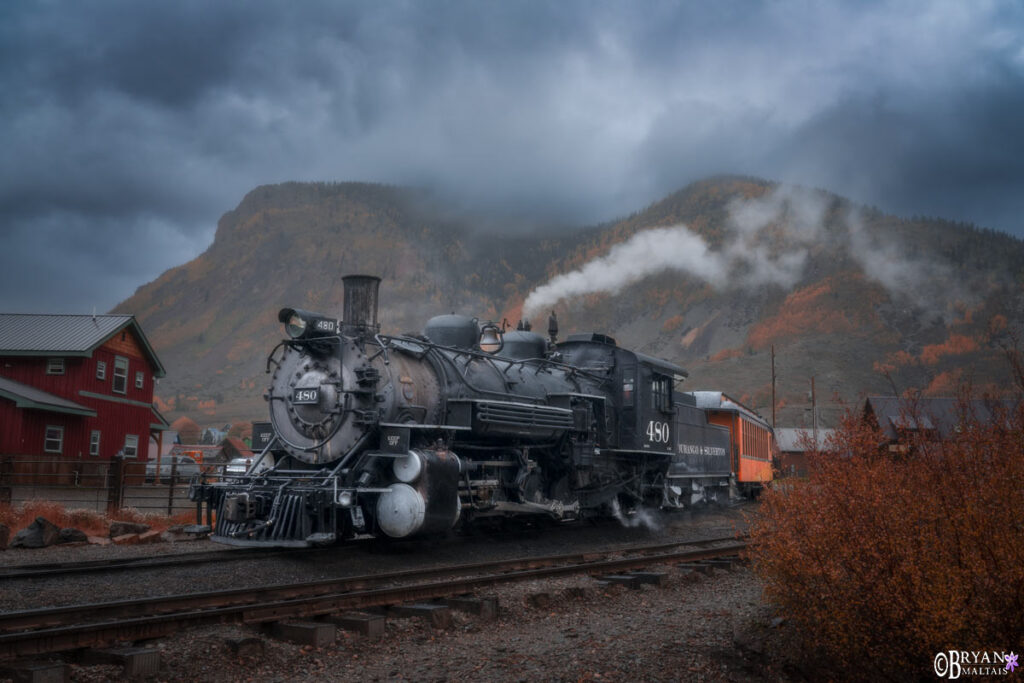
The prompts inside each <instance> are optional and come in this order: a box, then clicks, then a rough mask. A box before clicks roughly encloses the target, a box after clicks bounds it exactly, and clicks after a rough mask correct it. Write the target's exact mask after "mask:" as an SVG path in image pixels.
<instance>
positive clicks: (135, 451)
mask: <svg viewBox="0 0 1024 683" xmlns="http://www.w3.org/2000/svg"><path fill="white" fill-rule="evenodd" d="M121 452H122V454H124V457H126V458H137V457H139V437H138V435H136V434H125V437H124V450H122V451H121Z"/></svg>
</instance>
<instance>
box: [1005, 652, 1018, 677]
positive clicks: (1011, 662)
mask: <svg viewBox="0 0 1024 683" xmlns="http://www.w3.org/2000/svg"><path fill="white" fill-rule="evenodd" d="M1016 668H1017V655H1016V654H1015V653H1013V652H1011V653H1010V654H1008V655H1006V670H1007V671H1009V672H1010V673H1013V670H1014V669H1016Z"/></svg>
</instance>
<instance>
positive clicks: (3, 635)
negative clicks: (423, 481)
mask: <svg viewBox="0 0 1024 683" xmlns="http://www.w3.org/2000/svg"><path fill="white" fill-rule="evenodd" d="M660 545H663V544H660ZM677 545H682V544H677ZM745 548H746V543H742V542H741V543H730V544H728V545H725V546H721V547H718V548H709V549H704V550H688V551H676V552H668V553H655V554H637V555H635V556H633V557H626V558H616V559H604V560H596V561H595V560H594V559H593V558H594V556H595V555H597V553H583V554H574V555H562V556H550V557H542V558H528V559H526V560H512V561H501V562H485V563H477V564H472V565H459V566H457V567H436V568H432V569H429V570H408V571H403V572H395V573H392V574H385V575H378V576H362V577H352V578H349V579H338V580H329V581H318V582H313V583H310V584H293V585H285V586H272V587H265V588H255V589H253V588H245V589H233V590H229V591H222V592H215V593H206V594H196V595H190V596H169V597H161V598H156V599H153V598H150V599H139V600H129V601H121V602H116V603H99V604H94V605H79V606H73V607H59V608H49V609H42V610H29V611H25V612H12V613H8V614H4V615H0V624H2V629H3V630H2V632H0V660H2V659H9V658H15V657H23V656H32V655H39V654H45V653H49V652H59V651H63V650H69V649H75V648H80V647H97V646H103V645H107V644H109V643H113V642H120V641H126V640H141V639H147V638H157V637H162V636H166V635H169V634H170V633H173V632H174V631H177V630H179V629H181V628H185V627H190V626H198V625H202V624H216V623H261V622H267V621H275V620H278V619H286V618H295V617H311V616H318V615H323V614H330V613H332V612H337V611H343V610H352V609H363V608H367V607H375V606H382V605H390V604H396V603H400V602H407V601H413V600H430V599H436V598H442V597H448V596H451V595H458V594H462V593H468V592H473V591H477V590H481V589H483V588H489V587H492V586H495V585H498V584H502V583H511V582H515V581H524V580H531V579H541V578H550V577H554V576H564V575H569V574H580V573H589V574H599V573H605V572H612V571H621V570H624V569H631V568H636V567H643V566H648V565H652V564H662V563H665V562H695V561H699V560H703V559H711V558H716V557H722V556H728V555H735V554H737V553H739V552H740V551H742V550H743V549H745ZM616 552H622V551H621V550H616V551H611V553H616ZM611 553H605V555H607V554H611ZM559 562H561V563H560V564H559ZM544 565H546V566H544ZM465 573H469V574H470V575H469V576H465V577H463V578H458V579H454V578H453V575H458V574H465ZM434 577H447V578H446V579H445V580H440V581H433V582H425V583H415V584H404V585H399V586H387V587H374V586H379V585H380V584H381V583H387V582H392V583H393V582H396V581H402V580H407V579H418V580H424V579H427V578H434Z"/></svg>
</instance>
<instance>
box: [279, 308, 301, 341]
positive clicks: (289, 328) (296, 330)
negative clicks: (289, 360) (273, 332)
mask: <svg viewBox="0 0 1024 683" xmlns="http://www.w3.org/2000/svg"><path fill="white" fill-rule="evenodd" d="M284 331H285V332H287V333H288V336H289V337H291V338H292V339H296V338H298V337H301V336H302V333H303V332H305V331H306V319H305V318H303V317H302V316H301V315H299V314H298V313H292V314H291V316H290V317H289V318H288V321H287V322H286V323H285V324H284Z"/></svg>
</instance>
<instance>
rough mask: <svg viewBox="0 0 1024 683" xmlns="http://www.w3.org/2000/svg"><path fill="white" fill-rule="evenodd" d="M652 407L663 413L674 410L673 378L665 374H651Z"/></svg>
mask: <svg viewBox="0 0 1024 683" xmlns="http://www.w3.org/2000/svg"><path fill="white" fill-rule="evenodd" d="M651 408H653V409H654V410H660V411H661V412H663V413H668V412H671V410H672V378H671V377H667V376H665V375H652V376H651Z"/></svg>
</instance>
